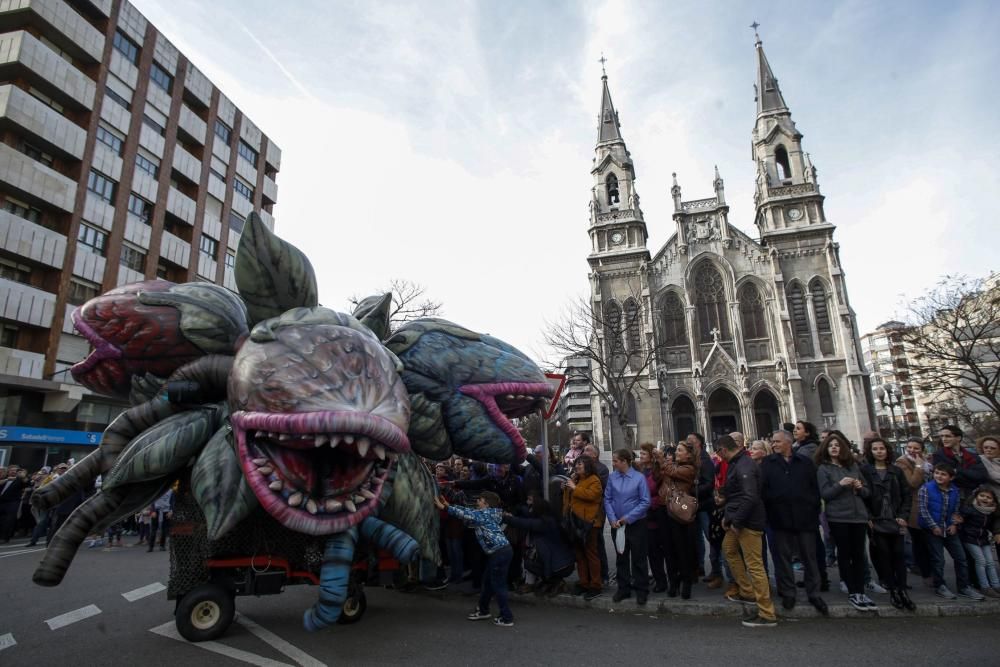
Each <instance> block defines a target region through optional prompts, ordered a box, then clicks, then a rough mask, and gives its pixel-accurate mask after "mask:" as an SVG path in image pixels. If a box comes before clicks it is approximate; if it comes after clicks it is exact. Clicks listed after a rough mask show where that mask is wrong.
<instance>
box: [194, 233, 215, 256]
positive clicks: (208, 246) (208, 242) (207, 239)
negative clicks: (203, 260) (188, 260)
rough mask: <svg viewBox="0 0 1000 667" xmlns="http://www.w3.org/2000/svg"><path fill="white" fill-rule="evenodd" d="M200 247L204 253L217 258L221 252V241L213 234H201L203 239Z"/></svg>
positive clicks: (199, 243) (199, 244)
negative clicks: (213, 236)
mask: <svg viewBox="0 0 1000 667" xmlns="http://www.w3.org/2000/svg"><path fill="white" fill-rule="evenodd" d="M198 247H199V248H201V251H202V252H203V253H205V254H206V255H208V256H209V257H211V258H212V259H215V257H216V255H217V254H218V252H219V242H218V241H216V240H215V239H213V238H212V237H211V236H205V235H204V234H202V235H201V241H199V242H198Z"/></svg>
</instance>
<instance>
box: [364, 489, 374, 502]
mask: <svg viewBox="0 0 1000 667" xmlns="http://www.w3.org/2000/svg"><path fill="white" fill-rule="evenodd" d="M361 495H362V496H364V497H365V498H367V499H368V500H372V499H373V498H375V494H374V493H372V492H371V491H369V490H368V489H361Z"/></svg>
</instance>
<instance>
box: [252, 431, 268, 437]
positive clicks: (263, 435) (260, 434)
mask: <svg viewBox="0 0 1000 667" xmlns="http://www.w3.org/2000/svg"><path fill="white" fill-rule="evenodd" d="M254 437H255V438H266V437H267V433H266V432H264V431H257V432H256V433H254Z"/></svg>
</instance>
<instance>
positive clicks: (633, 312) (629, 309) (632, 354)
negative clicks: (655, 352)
mask: <svg viewBox="0 0 1000 667" xmlns="http://www.w3.org/2000/svg"><path fill="white" fill-rule="evenodd" d="M625 339H626V341H627V344H628V356H629V363H631V364H632V367H633V370H638V364H639V363H641V362H640V359H641V358H642V315H641V312H640V310H639V304H638V303H637V302H636V300H635V299H632V298H629V299H628V300H627V301H626V302H625Z"/></svg>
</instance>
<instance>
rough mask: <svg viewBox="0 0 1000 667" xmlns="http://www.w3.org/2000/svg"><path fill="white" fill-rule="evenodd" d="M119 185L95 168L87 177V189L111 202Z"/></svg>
mask: <svg viewBox="0 0 1000 667" xmlns="http://www.w3.org/2000/svg"><path fill="white" fill-rule="evenodd" d="M117 186H118V184H117V183H115V182H114V181H112V180H111V179H110V178H108V177H107V176H105V175H104V174H102V173H101V172H99V171H94V170H93V169H91V170H90V176H89V177H87V189H88V190H90V191H91V192H93V193H94V194H95V195H97V196H98V197H99V198H100V199H103V200H104V201H106V202H108V203H109V204H110V203H111V202H113V201H114V199H115V189H116V188H117Z"/></svg>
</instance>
